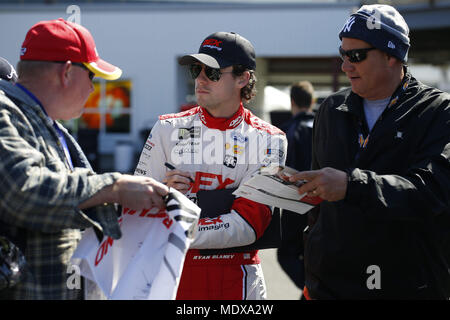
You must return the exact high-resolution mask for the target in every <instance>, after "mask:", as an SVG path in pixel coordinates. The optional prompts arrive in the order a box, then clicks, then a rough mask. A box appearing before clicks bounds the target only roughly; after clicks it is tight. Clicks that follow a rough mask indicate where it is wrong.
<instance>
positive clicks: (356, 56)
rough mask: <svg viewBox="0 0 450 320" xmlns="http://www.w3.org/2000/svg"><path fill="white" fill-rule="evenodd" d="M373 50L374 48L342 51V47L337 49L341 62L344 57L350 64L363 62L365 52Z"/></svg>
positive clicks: (365, 56)
mask: <svg viewBox="0 0 450 320" xmlns="http://www.w3.org/2000/svg"><path fill="white" fill-rule="evenodd" d="M373 49H376V48H374V47H372V48H364V49H352V50H344V49H342V47H339V54H340V55H341V59H342V61H344V60H345V57H348V61H350V62H352V63H357V62H361V61H364V60H365V59H366V58H367V52H368V51H370V50H373Z"/></svg>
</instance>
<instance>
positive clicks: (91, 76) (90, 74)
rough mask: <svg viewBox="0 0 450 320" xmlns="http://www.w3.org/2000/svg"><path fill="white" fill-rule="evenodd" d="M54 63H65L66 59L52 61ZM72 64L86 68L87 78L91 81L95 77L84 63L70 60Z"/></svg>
mask: <svg viewBox="0 0 450 320" xmlns="http://www.w3.org/2000/svg"><path fill="white" fill-rule="evenodd" d="M52 62H54V63H66V61H52ZM72 65H73V66H77V67H80V68H83V69H85V70H87V71H88V72H89V79H90V80H91V81H92V79H94V77H95V73H93V72H92V71H91V70H89V69H88V67H86V66H85V65H84V64H82V63H81V62H72Z"/></svg>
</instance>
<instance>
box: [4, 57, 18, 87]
mask: <svg viewBox="0 0 450 320" xmlns="http://www.w3.org/2000/svg"><path fill="white" fill-rule="evenodd" d="M0 78H1V79H3V80H7V81H11V82H14V83H16V81H17V73H16V69H14V67H13V66H12V65H11V64H10V63H9V62H8V61H7V60H6V59H4V58H2V57H0Z"/></svg>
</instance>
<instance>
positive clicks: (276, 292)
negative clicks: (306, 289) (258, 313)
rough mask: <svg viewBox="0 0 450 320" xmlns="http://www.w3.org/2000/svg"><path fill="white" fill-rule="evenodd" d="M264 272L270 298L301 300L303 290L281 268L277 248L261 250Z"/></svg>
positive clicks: (268, 297)
mask: <svg viewBox="0 0 450 320" xmlns="http://www.w3.org/2000/svg"><path fill="white" fill-rule="evenodd" d="M258 255H259V257H260V259H261V266H262V269H263V272H264V278H265V280H266V287H267V299H268V300H299V299H300V297H301V293H302V291H301V290H300V289H299V288H297V286H296V285H295V284H294V283H293V282H292V280H291V279H290V278H289V277H288V276H287V274H286V273H285V272H284V271H283V269H281V267H280V264H279V263H278V260H277V249H265V250H259V252H258Z"/></svg>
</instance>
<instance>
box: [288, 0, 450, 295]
mask: <svg viewBox="0 0 450 320" xmlns="http://www.w3.org/2000/svg"><path fill="white" fill-rule="evenodd" d="M339 38H340V39H341V41H342V43H341V46H340V48H339V52H340V55H341V57H342V67H341V68H342V71H343V72H344V73H345V74H346V75H347V77H348V79H349V80H350V84H351V88H348V89H344V90H341V91H339V92H337V93H335V94H333V95H331V96H329V97H328V98H327V99H326V100H325V101H324V102H323V103H322V105H321V106H320V108H319V110H318V113H317V114H316V118H315V122H314V127H313V150H312V170H311V171H304V172H301V173H299V174H297V175H295V176H293V177H291V180H292V181H295V180H306V181H307V183H305V184H303V185H302V186H301V187H300V188H299V193H305V192H306V193H308V194H309V195H314V196H320V197H321V198H323V199H324V200H325V201H323V202H322V203H321V204H320V205H319V207H318V208H317V209H314V211H313V212H310V213H309V217H308V218H309V226H308V228H307V229H306V231H305V239H306V240H305V255H304V262H305V276H306V281H305V291H304V294H305V296H307V297H308V298H310V299H448V297H449V296H450V274H449V272H450V271H449V270H450V268H449V261H450V245H449V242H450V236H449V235H450V207H449V206H450V188H449V185H450V95H449V94H448V93H444V92H442V91H440V90H438V89H435V88H431V87H428V86H426V85H424V84H423V83H421V82H420V81H418V80H416V79H415V78H414V77H413V76H412V75H411V74H410V72H409V70H408V67H407V65H406V62H407V59H408V50H409V47H410V40H409V28H408V25H407V24H406V22H405V20H404V19H403V17H402V16H401V15H400V13H399V12H398V11H397V10H396V9H395V8H393V7H391V6H388V5H365V6H362V7H361V8H360V9H359V10H358V11H357V12H355V13H354V14H352V15H351V16H350V17H349V19H348V20H347V22H346V23H345V24H344V26H343V28H342V30H341V31H340V33H339Z"/></svg>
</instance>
